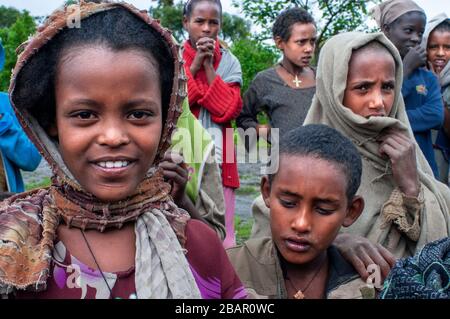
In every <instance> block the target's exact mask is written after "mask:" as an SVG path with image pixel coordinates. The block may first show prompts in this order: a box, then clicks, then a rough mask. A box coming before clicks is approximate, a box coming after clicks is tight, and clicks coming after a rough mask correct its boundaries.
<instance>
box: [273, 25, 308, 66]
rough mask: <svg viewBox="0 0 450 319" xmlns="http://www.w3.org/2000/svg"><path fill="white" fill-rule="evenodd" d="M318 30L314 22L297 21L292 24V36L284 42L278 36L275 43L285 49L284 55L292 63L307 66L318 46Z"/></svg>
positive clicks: (279, 47)
mask: <svg viewBox="0 0 450 319" xmlns="http://www.w3.org/2000/svg"><path fill="white" fill-rule="evenodd" d="M316 39H317V30H316V27H315V26H314V24H312V23H295V24H294V25H292V30H291V36H290V37H289V39H288V40H287V41H286V42H284V41H283V39H281V38H280V37H277V38H276V39H275V43H276V45H277V47H278V49H280V50H282V51H283V54H284V57H285V58H286V59H288V60H289V61H290V62H291V63H292V64H294V65H297V66H299V67H307V66H309V64H310V63H311V59H312V56H313V54H314V49H315V47H316Z"/></svg>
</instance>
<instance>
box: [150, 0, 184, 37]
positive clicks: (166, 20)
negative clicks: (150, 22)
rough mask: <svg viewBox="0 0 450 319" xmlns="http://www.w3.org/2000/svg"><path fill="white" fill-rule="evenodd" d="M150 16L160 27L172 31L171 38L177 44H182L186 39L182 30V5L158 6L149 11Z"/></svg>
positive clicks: (180, 3)
mask: <svg viewBox="0 0 450 319" xmlns="http://www.w3.org/2000/svg"><path fill="white" fill-rule="evenodd" d="M149 13H150V15H151V16H152V17H153V18H155V19H159V20H160V21H161V25H163V26H164V27H165V28H168V29H169V30H172V32H173V36H174V37H175V39H177V41H178V42H182V41H183V39H185V38H186V36H185V31H184V29H183V3H182V2H179V3H177V4H176V5H166V4H164V3H162V4H161V3H160V4H158V6H156V7H152V8H150V10H149Z"/></svg>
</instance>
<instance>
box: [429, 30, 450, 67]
mask: <svg viewBox="0 0 450 319" xmlns="http://www.w3.org/2000/svg"><path fill="white" fill-rule="evenodd" d="M427 56H428V61H430V62H431V65H432V66H433V69H434V72H436V73H438V74H439V73H440V72H441V71H442V69H443V68H444V67H445V65H446V64H447V62H448V60H450V32H446V31H440V30H437V31H433V32H431V34H430V37H429V38H428V47H427Z"/></svg>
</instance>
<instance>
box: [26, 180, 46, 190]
mask: <svg viewBox="0 0 450 319" xmlns="http://www.w3.org/2000/svg"><path fill="white" fill-rule="evenodd" d="M50 184H51V180H50V177H44V179H43V180H41V181H40V182H37V183H29V184H27V185H25V190H27V191H29V190H32V189H36V188H43V187H48V186H50Z"/></svg>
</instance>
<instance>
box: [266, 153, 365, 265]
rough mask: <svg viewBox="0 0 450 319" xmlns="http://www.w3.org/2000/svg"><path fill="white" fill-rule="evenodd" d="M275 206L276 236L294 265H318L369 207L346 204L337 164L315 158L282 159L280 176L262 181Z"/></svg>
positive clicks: (344, 185) (344, 183)
mask: <svg viewBox="0 0 450 319" xmlns="http://www.w3.org/2000/svg"><path fill="white" fill-rule="evenodd" d="M261 191H262V194H263V198H264V201H265V203H266V206H267V207H268V208H270V217H271V222H270V224H271V230H272V238H273V241H274V243H275V245H276V246H277V248H278V250H279V251H280V253H281V255H282V256H283V258H284V259H285V260H286V261H288V262H289V263H292V264H298V265H303V264H307V263H310V262H313V261H314V260H315V259H316V258H318V257H319V256H321V254H323V253H324V252H325V251H326V249H327V248H328V247H329V246H330V245H331V244H332V243H333V241H334V239H335V238H336V235H337V234H338V232H339V229H340V228H341V226H342V225H344V226H350V225H351V224H352V223H353V222H354V221H355V220H356V218H358V216H359V215H360V214H361V212H362V209H363V206H364V203H363V200H362V198H360V197H355V198H354V199H353V201H352V202H351V203H349V202H348V200H347V195H346V191H347V178H346V176H345V174H344V172H343V171H342V168H340V167H339V166H338V165H336V164H333V163H331V162H329V161H325V160H322V159H317V158H314V157H311V156H296V155H281V156H280V165H279V170H278V173H277V174H276V175H275V176H274V179H273V180H272V185H270V184H269V180H268V178H267V177H264V178H263V179H262V181H261Z"/></svg>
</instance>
